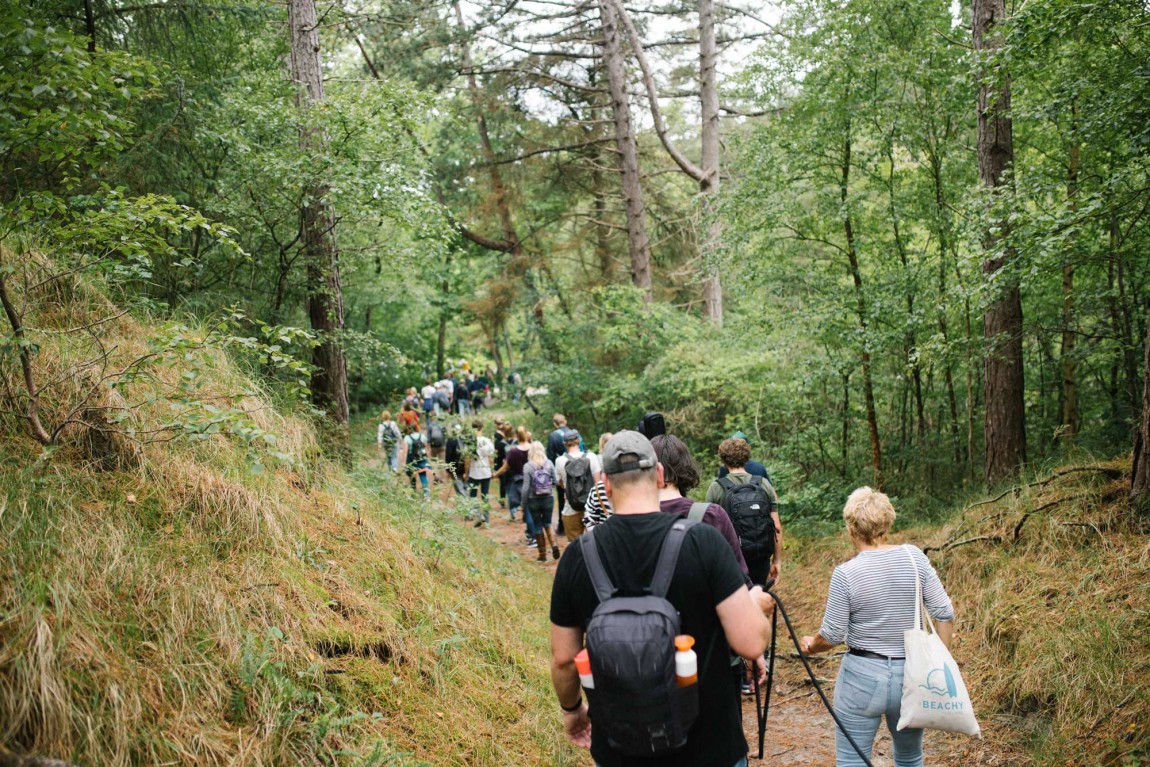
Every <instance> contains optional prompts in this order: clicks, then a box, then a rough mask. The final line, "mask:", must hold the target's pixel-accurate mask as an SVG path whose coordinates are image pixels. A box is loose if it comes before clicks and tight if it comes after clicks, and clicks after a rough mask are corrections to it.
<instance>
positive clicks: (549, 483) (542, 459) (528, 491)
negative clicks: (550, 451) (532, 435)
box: [522, 442, 559, 562]
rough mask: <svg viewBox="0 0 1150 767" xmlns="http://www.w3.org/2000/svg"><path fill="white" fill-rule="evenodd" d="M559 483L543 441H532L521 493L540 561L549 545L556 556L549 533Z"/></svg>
mask: <svg viewBox="0 0 1150 767" xmlns="http://www.w3.org/2000/svg"><path fill="white" fill-rule="evenodd" d="M558 484H559V477H558V475H557V474H556V473H555V464H553V463H551V461H550V460H549V459H548V458H547V448H545V447H543V443H542V442H532V443H531V447H530V448H528V449H527V463H526V465H524V467H523V491H522V495H523V501H524V504H525V505H526V508H527V513H528V514H530V515H531V523H532V526H533V527H534V529H535V546H536V547H537V548H538V549H539V561H540V562H546V561H547V547H548V546H550V547H551V556H552V557H554V558H555V559H558V558H559V547H558V546H556V545H555V539H554V538H553V537H552V535H551V514H552V512H553V511H554V509H555V498H554V495H555V488H556V487H558ZM544 539H546V541H544Z"/></svg>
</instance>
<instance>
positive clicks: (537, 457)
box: [527, 440, 547, 466]
mask: <svg viewBox="0 0 1150 767" xmlns="http://www.w3.org/2000/svg"><path fill="white" fill-rule="evenodd" d="M527 460H528V461H531V463H533V464H535V465H536V466H542V465H543V462H544V461H546V460H547V448H545V447H543V443H542V442H539V441H538V440H536V441H535V442H532V443H531V447H529V448H527Z"/></svg>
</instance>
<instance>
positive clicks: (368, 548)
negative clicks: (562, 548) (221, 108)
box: [0, 322, 578, 767]
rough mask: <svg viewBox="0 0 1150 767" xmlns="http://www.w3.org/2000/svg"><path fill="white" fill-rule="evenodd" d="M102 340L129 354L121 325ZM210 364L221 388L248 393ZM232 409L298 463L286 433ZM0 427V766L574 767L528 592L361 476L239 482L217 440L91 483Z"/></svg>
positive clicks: (300, 446)
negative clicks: (20, 758)
mask: <svg viewBox="0 0 1150 767" xmlns="http://www.w3.org/2000/svg"><path fill="white" fill-rule="evenodd" d="M120 325H121V327H120V329H119V330H117V331H116V332H117V333H119V334H120V335H121V336H122V337H121V338H120V339H118V340H119V341H120V342H121V346H122V347H123V348H124V350H125V351H124V353H130V351H131V348H132V347H133V345H134V346H136V347H137V349H138V347H139V345H140V343H142V338H143V336H144V330H143V329H142V328H140V327H138V326H134V325H132V324H130V323H125V322H122V323H120ZM55 353H59V354H60V355H61V356H63V355H65V354H66V351H57V350H54V349H51V348H46V349H45V351H44V354H43V358H44V359H49V360H50V359H52V355H53V354H55ZM213 367H214V372H213V373H211V375H214V376H217V377H218V379H219V380H218V382H217V384H218V386H217V388H218V389H219V391H220V392H221V393H225V392H228V391H232V392H235V391H243V390H251V389H252V388H253V387H252V386H251V383H250V382H248V381H245V380H244V379H243V377H242V376H240V375H239V373H238V372H237V371H236V370H235V369H234V368H233V367H231V366H230V365H229V364H228V363H227V362H226V360H222V359H217V360H216V361H215V364H214V366H213ZM242 400H243V401H244V402H245V403H246V404H247V405H248V406H249V409H252V410H253V411H255V412H256V413H257V418H258V419H260V420H261V425H262V426H263V427H265V428H268V429H270V430H272V431H275V432H276V433H278V434H279V435H280V436H281V441H280V444H281V446H282V448H283V449H285V450H287V451H290V452H292V453H294V454H296V455H300V456H307V455H314V453H315V450H314V435H313V434H312V432H311V430H310V429H309V427H308V426H307V425H306V424H305V423H303V422H302V421H299V420H293V419H290V418H286V417H282V416H280V415H278V414H276V413H275V411H274V410H273V409H272V408H271V407H270V406H269V405H268V404H267V403H266V402H262V401H260V399H259V398H258V397H256V396H254V395H251V394H249V395H247V396H245V397H243V398H242ZM159 417H161V416H160V415H159V414H156V413H147V412H141V413H140V415H139V417H138V419H137V420H138V422H139V424H138V425H139V426H141V427H146V426H148V425H149V424H153V423H154V422H155V419H156V418H159ZM0 434H2V435H3V436H2V439H0V754H2V753H3V752H4V751H11V752H16V753H33V754H39V755H46V756H54V757H60V758H68V759H72V760H74V761H76V762H78V763H83V764H92V765H95V764H100V765H128V764H139V765H145V764H146V765H159V764H181V765H224V764H227V765H272V764H285V765H286V764H291V765H295V764H308V765H312V764H419V763H426V764H432V765H436V766H437V767H438V766H439V765H484V764H486V765H496V764H498V765H506V764H557V765H563V764H574V763H576V762H577V761H578V756H577V755H576V754H575V753H574V752H573V751H572V750H570V749H569V748H568V747H567V746H566V745H565V744H564V743H563V741H562V738H561V736H560V732H559V728H558V727H557V726H556V717H555V712H554V708H555V706H554V701H553V699H552V698H551V695H550V693H549V690H550V685H549V682H548V678H547V673H546V669H547V644H546V643H547V621H546V609H547V598H548V595H549V588H548V586H549V579H548V578H547V576H546V575H545V574H544V573H541V572H536V571H534V570H532V569H530V568H524V567H523V565H522V563H521V562H520V561H519V560H517V559H516V558H514V557H513V556H512V555H511V554H509V553H508V552H506V551H502V550H500V549H499V548H498V547H497V546H495V545H494V544H492V543H490V542H488V541H487V540H485V539H483V538H482V537H480V536H478V535H474V534H472V532H471V531H470V529H464V528H463V527H462V526H460V525H458V524H457V523H455V521H454V520H453V518H452V516H451V515H449V514H443V513H440V512H436V511H432V510H431V509H429V508H426V507H425V506H423V504H421V503H419V502H416V501H413V500H412V499H411V498H410V497H409V496H408V495H407V494H406V493H404V492H403V491H402V490H401V489H400V488H398V487H396V486H394V485H392V484H390V483H388V482H382V481H381V478H380V476H379V474H378V473H377V472H373V471H369V470H367V469H359V470H357V471H355V472H353V473H347V472H344V471H342V470H340V469H337V468H334V467H332V466H329V465H325V464H323V463H322V462H320V461H318V460H315V459H313V460H312V461H310V462H309V464H308V465H306V466H303V467H300V468H299V469H297V470H295V471H288V470H278V471H268V472H264V473H263V474H259V475H256V474H252V473H251V471H250V470H249V468H248V462H247V460H246V456H245V453H244V451H243V450H242V449H241V448H240V447H238V446H237V445H235V444H234V443H233V442H232V441H230V440H229V438H226V437H215V438H212V439H211V440H208V441H207V442H204V443H199V444H196V445H188V444H180V443H166V444H154V445H151V446H147V447H145V448H144V449H143V452H142V454H141V456H140V458H141V460H140V461H139V465H138V468H135V469H132V470H130V471H121V472H107V471H99V470H96V469H94V468H89V467H86V465H85V463H84V461H83V459H82V454H81V452H80V451H79V450H78V449H74V448H66V449H64V450H61V451H60V452H59V453H57V454H56V455H55V456H54V457H53V458H52V459H51V460H49V461H38V460H37V459H36V456H37V455H38V453H39V448H38V446H36V445H35V444H34V443H32V442H31V441H30V440H27V439H25V438H23V436H21V435H20V433H19V426H18V423H17V422H15V421H6V422H2V423H0Z"/></svg>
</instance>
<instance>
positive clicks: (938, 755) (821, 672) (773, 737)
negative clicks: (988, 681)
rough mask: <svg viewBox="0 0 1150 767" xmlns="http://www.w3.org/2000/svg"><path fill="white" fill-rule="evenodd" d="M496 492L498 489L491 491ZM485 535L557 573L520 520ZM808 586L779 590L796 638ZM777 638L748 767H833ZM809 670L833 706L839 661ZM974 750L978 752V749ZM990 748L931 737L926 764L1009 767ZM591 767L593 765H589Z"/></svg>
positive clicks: (885, 748) (747, 722)
mask: <svg viewBox="0 0 1150 767" xmlns="http://www.w3.org/2000/svg"><path fill="white" fill-rule="evenodd" d="M493 490H494V488H493ZM460 524H464V525H468V526H471V525H473V524H474V523H473V522H468V521H461V522H460ZM483 533H484V534H485V535H487V536H488V537H489V538H491V539H492V540H494V541H496V542H497V543H499V544H500V545H503V546H507V547H509V548H510V549H511V550H513V551H515V552H516V553H517V554H518V556H520V557H521V558H522V559H523V560H524V561H525V562H526V563H529V564H530V566H532V567H540V568H544V569H546V570H548V571H549V572H552V573H554V572H555V568H556V566H557V564H558V563H557V562H556V560H554V559H552V557H551V555H550V554H548V556H547V562H546V563H540V562H537V561H536V557H537V556H538V551H537V550H536V549H535V548H528V547H527V546H525V545H524V529H523V521H522V518H519V517H517V518H516V520H515V521H514V522H512V521H510V520H509V519H508V518H507V512H506V511H505V510H503V509H498V508H493V509H492V511H491V523H490V526H489V527H488V528H487V529H485V530H483ZM558 538H559V539H558V540H557V541H556V542H557V543H558V544H559V547H560V548H561V549H565V548H566V547H567V539H566V537H565V536H559V537H558ZM804 582H809V581H807V580H806V579H805V578H804V577H803V574H800V573H798V572H791V573H784V582H783V583H782V584H781V586H780V589H779V598H780V599H782V600H784V603H785V604H786V606H787V608H788V611H789V613H790V614H791V619H792V620H793V621H795V623H796V626H795V630H796V631H799V632H805V631H813V630H814V629H815V628H817V626H813V627H811V626H808V625H806V624H809V623H811V622H812V621H817V620H818V619H819V618H821V616H822V607H823V605H822V600H823V599H824V598H825V594H824V593H823V591H822V590H819V593H818V594H815V593H814V592H815V591H816V589H813V588H808V589H800V588H798V587H795V588H788V586H792V587H794V586H795V585H796V584H800V583H804ZM779 632H780V633H779V638H778V647H777V652H778V656H777V659H776V663H775V683H774V689H773V690H772V693H771V710H770V715H769V717H768V720H767V730H766V738H765V741H764V747H763V758H762V759H758V758H757V755H758V752H759V751H758V748H759V745H758V744H759V740H758V737H759V736H758V726H757V722H756V716H755V699H754V696H744V697H743V704H742V710H743V730H744V732H745V733H746V736H747V744H748V745H749V746H750V758H749V760H748V762H749V764H750V765H751V766H752V767H754V765H769V766H770V767H833V765H834V763H835V736H834V726H835V725H834V720H833V719H831V715H830V714H829V713H827V710H826V709H825V708H824V707H823V704H822V701H821V700H820V699H819V696H818V694H817V693H816V692H815V689H814V686H813V685H812V684H811V682H810V680H809V678H808V677H807V674H806V671H805V670H804V669H803V666H802V663H801V662H800V661H799V659H798V656H797V655H796V653H795V650H794V647H793V645H792V644H791V640H790V636H789V635H788V634H787V633H786V627H785V625H784V624H783V621H782V618H781V616H780V619H779ZM811 665H812V668H813V669H814V671H815V674H816V675H817V676H818V678H819V682H820V684H821V685H822V687H823V691H824V692H825V693H826V695H827V698H828V699H831V700H833V693H834V680H835V677H836V675H837V674H838V665H839V658H838V656H833V655H832V656H827V657H819V658H815V659H812V662H811ZM976 744H977V745H976ZM987 745H989V744H986V743H979V742H977V741H971V740H969V739H967V738H965V737H963V736H954V735H949V734H945V733H939V732H931V733H927V736H926V740H925V750H926V753H925V756H926V759H925V761H926V763H927V764H929V765H935V766H938V765H942V766H944V767H973V766H974V765H986V766H987V767H991V766H993V765H1002V764H1005V761H1003V760H1002V759H1001V758H999V757H998V756H996V755H995V754H993V752H992V751H991V750H990V749H987V748H986V746H987ZM872 762H873V764H874V767H893V765H894V761H893V759H892V756H891V739H890V734H889V733H887V732H886V728H885V727H881V728H880V729H879V736H878V738H877V739H876V740H875V746H874V756H873V758H872ZM588 763H590V760H589V759H588Z"/></svg>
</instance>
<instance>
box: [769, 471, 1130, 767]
mask: <svg viewBox="0 0 1150 767" xmlns="http://www.w3.org/2000/svg"><path fill="white" fill-rule="evenodd" d="M1101 468H1102V469H1103V470H1102V471H1086V472H1076V473H1073V474H1067V475H1065V476H1061V477H1056V478H1054V479H1053V480H1052V481H1049V482H1046V483H1044V484H1041V485H1033V486H1023V487H1020V488H1018V489H1017V490H1016V491H1015V492H1009V493H1007V494H1005V495H1004V496H1003V497H1002V498H1001V499H1000V500H998V501H997V502H995V503H990V504H980V505H977V506H972V507H970V508H968V509H965V510H963V509H957V510H956V512H955V514H954V516H953V518H952V521H951V522H950V523H949V524H948V525H946V526H944V527H941V528H923V527H911V528H910V529H907V530H903V531H902V532H899V533H897V534H896V535H895V537H894V540H895V541H896V542H904V541H907V542H913V543H915V544H917V545H919V546H923V547H927V546H935V547H942V548H944V549H945V550H936V551H932V552H930V554H929V556H930V557H931V560H932V561H933V563H934V565H935V567H936V568H937V569H938V571H939V575H940V577H941V578H942V581H943V583H944V585H945V586H946V588H947V590H948V591H949V593H950V595H951V598H952V599H953V601H954V603H955V609H956V612H957V616H958V617H957V624H956V629H957V631H956V639H955V647H954V650H955V657H956V659H957V660H958V662H959V664H960V666H961V667H962V670H963V674H964V676H965V678H966V681H967V684H968V686H969V687H970V690H971V693H972V696H973V701H974V706H975V711H976V713H977V715H978V716H979V719H980V721H981V723H982V725H983V731H984V735H985V740H984V741H982V742H978V741H969V740H967V739H964V738H961V737H958V736H955V737H940V734H937V733H932V734H931V736H930V740H932V741H935V742H938V741H942V742H944V743H945V744H946V748H945V749H944V750H946V751H948V752H949V753H951V754H952V755H953V759H952V761H951V763H952V764H980V763H987V764H990V763H995V764H998V763H1005V764H1019V765H1042V766H1045V765H1050V767H1054V765H1060V766H1061V765H1072V766H1073V765H1080V766H1081V767H1096V766H1098V765H1123V766H1124V767H1135V766H1136V765H1146V764H1150V628H1148V627H1150V543H1148V541H1147V538H1146V535H1145V533H1144V531H1143V530H1142V529H1141V527H1140V526H1139V521H1138V520H1136V519H1132V518H1131V517H1130V516H1129V514H1128V511H1127V509H1126V505H1125V500H1124V499H1125V496H1126V488H1127V487H1128V481H1129V480H1128V477H1126V476H1125V475H1124V472H1125V471H1128V469H1129V462H1128V461H1127V462H1125V463H1123V462H1116V463H1112V464H1106V465H1103V466H1102V467H1101ZM1020 523H1021V527H1019V525H1020ZM1016 530H1017V531H1018V532H1017V537H1016ZM963 542H965V543H963ZM953 544H959V545H956V546H953V547H951V548H946V547H947V546H948V545H953ZM792 549H793V552H792V553H793V556H792V558H791V560H790V561H791V562H792V563H793V566H794V567H796V568H797V570H798V572H797V573H796V572H788V571H787V570H784V576H785V577H786V578H787V580H788V581H789V584H786V583H785V584H784V587H787V586H788V585H789V586H790V587H792V588H793V585H794V584H795V583H796V581H797V582H799V583H802V584H803V585H804V586H807V587H809V588H807V589H804V591H803V593H801V594H798V593H796V594H794V599H793V600H791V601H794V602H795V603H796V605H797V607H796V608H795V609H793V610H792V612H796V613H797V614H798V615H800V616H801V621H802V622H803V623H804V624H806V628H807V629H808V630H811V631H813V630H817V628H818V623H817V621H818V619H819V618H821V616H822V602H821V600H822V599H823V598H825V594H826V590H825V588H826V583H827V582H828V580H829V577H830V572H831V569H832V568H833V566H834V565H835V564H837V563H838V562H842V561H845V560H846V559H848V558H849V557H850V556H851V554H852V552H851V549H850V547H849V544H848V543H847V542H846V540H845V536H842V537H835V538H829V539H825V538H824V539H817V540H805V541H804V540H800V541H796V542H794V543H793V546H792ZM782 596H784V598H786V596H787V595H786V593H784V594H783V595H782Z"/></svg>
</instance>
